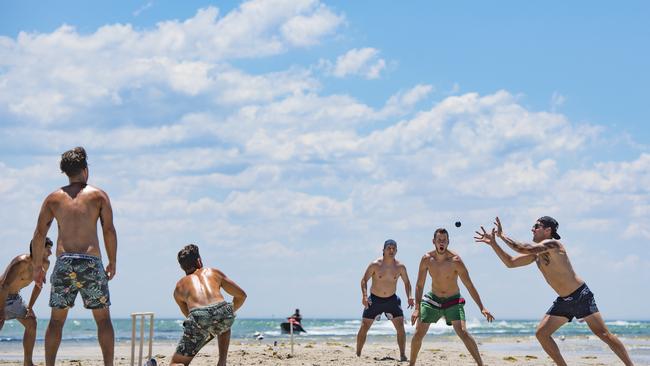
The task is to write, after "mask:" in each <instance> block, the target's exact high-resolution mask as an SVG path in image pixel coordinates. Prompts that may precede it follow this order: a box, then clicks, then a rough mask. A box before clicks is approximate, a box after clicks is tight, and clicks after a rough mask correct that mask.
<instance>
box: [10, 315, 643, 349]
mask: <svg viewBox="0 0 650 366" xmlns="http://www.w3.org/2000/svg"><path fill="white" fill-rule="evenodd" d="M283 320H284V319H237V320H236V321H235V324H234V325H233V328H232V337H233V338H235V339H250V340H254V339H255V337H256V335H258V334H261V335H262V336H263V337H264V338H265V339H266V340H273V339H281V338H286V337H287V335H283V334H281V332H280V323H281V322H282V321H283ZM47 322H48V320H47V319H43V320H39V321H38V331H37V341H42V340H43V337H44V335H45V328H46V327H47ZM537 323H538V320H501V321H495V322H493V323H491V324H489V323H487V322H485V321H479V320H477V319H474V320H468V321H467V327H468V329H469V331H470V332H471V333H472V334H473V335H474V336H475V337H476V338H477V339H480V338H492V337H530V336H533V335H534V334H535V327H536V326H537ZM360 324H361V320H360V319H303V322H302V325H303V327H304V328H305V330H307V333H306V334H305V333H303V334H300V335H299V337H300V338H301V339H304V340H322V339H334V340H351V339H353V338H354V337H356V334H357V331H358V330H359V325H360ZM138 325H139V322H138ZM607 326H608V327H609V329H610V330H611V331H612V332H613V333H615V334H617V335H618V336H620V337H623V338H650V321H636V320H635V321H625V320H616V321H609V322H607ZM113 327H114V329H115V337H116V338H117V341H129V340H130V339H131V331H132V330H131V329H132V323H131V319H130V318H129V319H113ZM182 327H183V320H181V319H155V320H154V340H165V341H176V340H178V339H179V338H180V336H181V334H182V329H183V328H182ZM414 330H415V329H414V327H412V326H411V325H410V324H407V325H406V332H407V334H413V332H414ZM139 332H140V331H139V329H138V331H137V333H138V334H139ZM148 334H149V323H148V322H145V337H148ZM428 334H429V336H436V335H442V336H446V335H448V336H452V335H454V332H453V329H452V327H450V326H447V325H446V324H445V323H444V321H442V320H441V321H439V322H438V323H436V324H432V325H431V327H430V328H429V333H428ZM591 334H592V333H591V331H590V330H589V328H588V327H587V325H586V324H585V323H579V322H575V321H574V322H572V323H569V324H567V325H565V326H563V327H562V328H560V330H558V331H557V333H556V335H557V336H565V337H567V338H569V337H574V336H583V335H591ZM22 335H23V327H22V325H20V323H18V322H17V321H15V320H9V321H7V322H6V323H5V325H4V328H3V329H2V331H0V343H4V342H20V341H22ZM368 335H369V337H370V338H371V339H372V338H388V337H394V335H395V330H394V328H393V324H392V323H391V322H389V321H387V320H382V321H379V322H375V324H374V325H373V326H372V328H370V331H369V333H368ZM96 339H97V328H96V326H95V321H94V320H92V319H68V321H67V322H66V324H65V328H64V330H63V342H83V341H95V340H96ZM5 344H6V343H5Z"/></svg>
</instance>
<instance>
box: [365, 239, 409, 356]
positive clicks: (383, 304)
mask: <svg viewBox="0 0 650 366" xmlns="http://www.w3.org/2000/svg"><path fill="white" fill-rule="evenodd" d="M395 254H397V243H396V242H395V240H393V239H388V240H386V241H385V242H384V250H383V256H382V258H378V259H376V260H374V261H373V262H371V263H370V265H368V268H367V269H366V273H364V275H363V278H362V279H361V294H362V298H361V303H362V304H363V307H364V309H365V310H364V311H363V320H362V321H361V328H359V333H358V334H357V356H361V350H362V349H363V345H364V344H365V343H366V335H367V334H368V330H369V329H370V326H371V325H372V323H373V322H374V321H375V320H379V319H380V318H381V314H382V313H384V314H386V318H388V319H390V320H391V321H392V322H393V325H394V326H395V330H396V331H397V345H398V346H399V354H400V359H401V361H406V351H405V348H406V331H405V330H404V312H403V311H402V306H401V304H402V302H401V300H400V298H399V297H398V296H397V295H396V294H395V292H396V291H397V280H398V279H399V278H400V277H401V278H402V281H403V282H404V289H405V290H406V296H407V297H408V307H409V308H412V307H413V304H414V300H413V297H412V296H411V282H410V281H409V276H408V274H407V273H406V266H405V265H403V264H402V263H400V262H399V261H398V260H397V259H395ZM370 278H372V285H371V286H370V297H368V280H369V279H370Z"/></svg>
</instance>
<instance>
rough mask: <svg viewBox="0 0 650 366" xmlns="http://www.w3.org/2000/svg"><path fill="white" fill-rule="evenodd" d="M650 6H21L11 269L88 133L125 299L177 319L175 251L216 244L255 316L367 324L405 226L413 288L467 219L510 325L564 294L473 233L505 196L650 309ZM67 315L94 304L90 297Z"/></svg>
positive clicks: (0, 83) (606, 307) (8, 34)
mask: <svg viewBox="0 0 650 366" xmlns="http://www.w3.org/2000/svg"><path fill="white" fill-rule="evenodd" d="M649 16H650V5H649V4H648V3H647V2H642V1H631V2H626V3H607V2H595V3H594V2H586V1H577V2H564V1H550V2H544V3H539V4H534V3H530V2H525V3H522V2H515V1H503V2H498V3H494V2H490V3H486V2H469V1H458V2H453V3H440V2H430V1H411V2H407V3H400V4H396V3H394V2H389V1H372V2H371V1H355V2H348V1H331V2H330V1H318V0H293V1H288V0H268V1H262V0H252V1H246V2H234V1H223V2H208V1H183V2H172V1H155V0H150V1H141V2H137V1H135V2H133V1H110V2H109V1H98V2H86V1H63V2H56V3H42V2H35V1H31V0H27V1H20V2H17V1H16V2H8V1H5V2H2V3H0V220H1V222H2V223H3V227H2V230H1V232H2V236H3V251H2V252H3V255H2V262H3V263H4V264H3V265H6V263H9V261H10V260H11V258H13V256H15V255H18V254H20V253H24V252H26V251H28V243H29V241H30V239H31V237H32V234H33V230H34V227H35V223H36V218H37V215H38V210H39V207H40V204H41V202H42V201H43V199H44V198H45V197H46V196H47V195H48V194H49V193H50V192H52V191H54V190H56V189H57V188H58V187H60V186H63V185H65V184H66V183H67V179H66V177H65V175H63V174H61V172H60V171H59V169H58V162H59V159H60V155H61V153H63V152H64V151H65V150H68V149H70V148H72V147H74V146H78V145H81V146H84V147H85V148H86V149H87V151H88V155H89V169H90V179H89V183H90V184H92V185H96V186H98V187H100V188H102V189H103V190H105V191H106V192H107V193H108V194H109V196H110V198H111V202H112V205H113V210H114V216H115V225H116V229H117V234H118V259H117V275H116V277H115V278H114V279H113V280H112V281H111V283H110V291H111V300H112V303H113V305H112V307H111V312H112V314H113V316H114V317H128V316H129V314H130V313H131V312H135V311H154V312H155V313H156V314H157V316H160V317H172V318H180V317H181V313H180V311H179V310H178V308H177V306H176V304H175V302H174V300H173V298H172V292H173V289H174V286H175V283H176V281H177V280H178V279H180V278H181V276H182V275H183V272H182V271H181V270H180V268H179V266H178V264H177V262H176V254H177V252H178V251H179V250H180V249H181V248H182V247H183V246H184V245H185V244H188V243H196V244H198V245H199V248H200V250H201V254H202V257H203V260H204V263H205V264H206V265H209V266H214V267H217V268H220V269H221V270H223V271H224V272H225V273H226V274H227V275H228V276H229V277H230V278H232V279H233V280H234V281H235V282H237V283H238V284H240V285H241V287H243V288H244V289H245V290H246V292H247V293H248V299H247V301H246V303H245V305H244V307H243V308H242V309H241V310H240V311H239V316H240V317H283V316H288V315H290V314H291V313H292V312H293V309H295V308H297V307H299V308H300V309H301V312H302V313H303V314H304V316H305V317H306V318H309V317H321V318H322V317H336V318H358V317H360V316H361V312H362V310H363V308H362V305H361V291H360V288H359V287H360V285H359V283H360V280H361V277H362V275H363V273H364V271H365V269H366V267H367V265H368V264H369V263H370V262H371V261H372V260H374V259H376V258H378V257H379V256H381V249H382V244H383V242H384V240H386V239H388V238H392V239H395V240H396V241H397V243H398V253H397V256H398V259H400V260H401V261H402V262H403V263H404V264H406V266H407V269H408V273H409V276H410V279H411V281H412V282H413V283H415V280H416V276H417V266H418V263H419V260H420V258H421V257H422V255H423V254H424V253H425V252H427V251H429V250H432V248H433V246H432V244H431V238H432V234H433V232H434V231H435V229H436V228H438V227H446V228H447V229H448V230H449V231H450V241H451V244H450V249H452V250H454V251H456V252H457V253H458V254H459V255H460V256H461V257H462V258H463V261H464V262H465V264H466V266H467V267H468V269H469V273H470V276H471V278H472V280H473V282H474V285H475V286H476V288H477V289H478V291H479V293H480V295H481V298H482V301H483V303H484V304H485V306H486V307H487V308H488V309H489V310H490V311H491V312H492V313H493V315H494V316H495V317H496V318H497V319H536V318H541V317H542V315H543V314H544V313H545V312H546V310H547V309H548V308H549V307H550V305H551V303H552V301H553V300H554V299H555V296H556V294H555V293H554V292H553V291H552V290H551V288H550V287H549V286H548V285H547V284H546V283H545V282H544V279H543V277H542V276H541V274H540V273H539V271H538V269H537V268H536V267H535V266H534V265H531V266H527V267H524V268H518V269H507V268H506V267H505V266H504V265H503V264H502V263H501V262H500V261H499V259H498V258H497V257H496V255H495V254H494V253H493V252H492V250H491V249H490V248H489V247H488V246H486V245H484V244H479V243H474V241H473V239H472V237H473V232H474V230H476V229H478V228H479V227H480V226H481V225H483V226H485V227H487V228H489V227H491V225H492V222H493V220H494V217H495V216H497V215H498V216H499V217H500V218H501V220H502V222H503V224H504V230H505V232H506V234H507V235H509V236H511V237H513V238H515V239H519V240H524V241H525V240H530V239H531V237H532V236H531V231H530V228H531V226H532V224H534V223H535V220H536V219H537V218H538V217H540V216H543V215H551V216H553V217H555V218H556V219H557V220H558V221H559V223H560V228H559V232H560V234H561V235H562V242H563V243H564V244H565V246H566V247H567V250H568V252H569V256H570V258H571V261H572V264H573V266H574V269H575V270H576V272H577V273H578V275H579V276H580V277H582V278H583V279H584V280H585V281H586V282H587V284H588V285H589V286H590V288H591V289H592V290H593V292H594V293H595V295H596V299H597V303H598V306H599V308H600V310H601V312H602V313H603V315H604V317H605V318H606V319H648V312H647V303H648V302H650V295H649V294H648V293H647V291H642V289H645V288H647V283H648V281H650V254H649V253H650V252H649V251H648V250H647V244H648V240H649V239H650V149H649V143H650V128H648V123H647V122H648V119H649V117H650V110H649V109H648V108H647V106H648V102H649V100H648V92H647V85H649V84H650V71H649V69H648V65H650V52H649V49H648V47H647V46H643V44H647V40H648V39H650V24H648V22H647V19H648V18H649ZM456 221H461V222H462V226H461V227H460V228H456V227H454V225H453V224H454V222H456ZM49 235H50V237H53V238H54V237H56V227H53V228H52V230H51V231H50V233H49ZM502 245H503V244H502ZM104 260H105V261H106V258H105V257H104ZM52 261H53V262H54V258H52ZM48 276H49V273H48ZM429 283H430V281H428V282H427V287H428V286H429ZM29 291H30V288H28V289H25V290H23V296H24V297H26V298H28V296H29V295H28V294H29ZM461 292H462V293H463V294H464V295H465V297H466V298H468V304H467V305H466V311H467V313H468V317H469V318H470V319H478V318H479V317H480V312H479V311H478V308H477V306H476V305H475V304H474V302H473V301H471V300H469V294H468V293H467V291H466V290H465V289H464V288H462V287H461ZM398 295H399V296H401V297H402V298H405V293H404V288H403V285H402V284H401V283H400V284H398ZM48 298H49V285H46V287H45V291H44V293H43V294H42V295H41V297H40V298H39V300H38V302H37V306H36V308H35V310H36V313H37V315H38V316H39V317H41V318H47V317H49V309H48V307H47V301H48ZM622 299H626V300H625V301H622ZM408 314H410V313H409V312H408V311H407V315H408ZM69 316H70V317H90V316H91V315H90V312H88V311H87V310H85V309H83V307H82V303H81V300H80V299H77V306H76V307H75V308H74V309H72V310H71V312H70V315H69Z"/></svg>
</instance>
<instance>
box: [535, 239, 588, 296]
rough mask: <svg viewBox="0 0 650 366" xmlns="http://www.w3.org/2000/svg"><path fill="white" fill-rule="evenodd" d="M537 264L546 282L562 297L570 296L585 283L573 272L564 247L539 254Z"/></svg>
mask: <svg viewBox="0 0 650 366" xmlns="http://www.w3.org/2000/svg"><path fill="white" fill-rule="evenodd" d="M535 262H536V263H537V268H539V270H540V271H541V272H542V275H544V279H545V280H546V282H548V284H549V285H550V286H551V287H552V288H553V290H555V292H556V293H557V294H558V295H559V296H561V297H564V296H568V295H570V294H571V293H573V291H575V290H576V289H577V288H578V287H580V286H581V285H582V284H583V283H584V281H583V280H582V279H581V278H580V277H578V275H576V273H575V272H574V271H573V267H572V266H571V262H570V261H569V257H568V255H567V253H566V249H565V248H564V245H561V244H560V245H559V246H558V248H555V249H550V250H547V251H545V252H543V253H540V254H537V257H536V259H535Z"/></svg>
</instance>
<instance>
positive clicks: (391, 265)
mask: <svg viewBox="0 0 650 366" xmlns="http://www.w3.org/2000/svg"><path fill="white" fill-rule="evenodd" d="M371 266H372V267H373V268H372V269H373V273H372V284H371V285H370V293H372V294H374V295H375V296H379V297H390V296H393V295H394V294H395V293H396V292H397V280H398V279H399V277H400V271H401V269H402V267H403V266H404V265H403V264H401V263H400V262H399V261H398V260H394V261H390V262H385V261H384V260H383V258H379V259H377V260H376V261H374V262H373V263H372V264H371Z"/></svg>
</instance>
